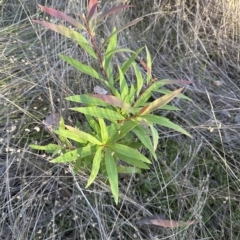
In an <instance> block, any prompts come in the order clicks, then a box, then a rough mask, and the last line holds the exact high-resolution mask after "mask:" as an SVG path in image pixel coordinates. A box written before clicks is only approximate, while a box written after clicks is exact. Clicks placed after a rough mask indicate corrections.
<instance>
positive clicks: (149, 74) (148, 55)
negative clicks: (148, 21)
mask: <svg viewBox="0 0 240 240" xmlns="http://www.w3.org/2000/svg"><path fill="white" fill-rule="evenodd" d="M145 49H146V54H147V67H148V69H149V70H148V71H147V78H146V82H147V83H149V82H150V80H151V78H152V58H151V55H150V52H149V50H148V48H147V46H146V47H145Z"/></svg>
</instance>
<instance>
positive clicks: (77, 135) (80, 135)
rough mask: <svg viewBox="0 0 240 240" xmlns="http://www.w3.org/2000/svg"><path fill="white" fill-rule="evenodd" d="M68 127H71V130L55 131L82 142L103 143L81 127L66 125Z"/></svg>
mask: <svg viewBox="0 0 240 240" xmlns="http://www.w3.org/2000/svg"><path fill="white" fill-rule="evenodd" d="M66 128H67V129H69V130H55V131H54V132H55V133H57V134H59V135H61V136H64V137H67V138H69V139H72V140H74V141H76V142H80V143H87V142H91V143H93V144H97V145H101V144H102V143H101V142H100V141H99V140H98V139H97V138H95V137H94V136H92V135H91V134H89V133H86V132H83V131H80V130H79V129H76V128H72V127H70V126H67V125H66Z"/></svg>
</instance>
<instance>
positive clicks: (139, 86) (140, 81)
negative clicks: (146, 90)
mask: <svg viewBox="0 0 240 240" xmlns="http://www.w3.org/2000/svg"><path fill="white" fill-rule="evenodd" d="M132 66H133V69H134V72H135V76H136V79H137V91H136V96H137V97H138V95H139V93H140V92H141V90H142V86H143V77H142V73H141V71H140V69H139V67H138V66H137V64H136V63H135V62H133V63H132Z"/></svg>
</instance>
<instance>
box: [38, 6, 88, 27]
mask: <svg viewBox="0 0 240 240" xmlns="http://www.w3.org/2000/svg"><path fill="white" fill-rule="evenodd" d="M38 6H39V7H40V8H41V10H42V11H44V12H46V13H48V14H49V15H51V16H53V17H56V18H60V19H63V20H65V21H67V22H69V23H70V24H72V25H73V26H75V27H77V28H79V29H82V30H86V28H85V27H84V26H83V25H82V24H81V23H80V22H78V21H77V20H76V19H74V18H72V17H70V16H68V15H67V14H65V13H63V12H61V11H58V10H56V9H53V8H48V7H44V6H41V5H38Z"/></svg>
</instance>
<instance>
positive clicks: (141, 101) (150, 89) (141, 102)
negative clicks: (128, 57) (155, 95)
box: [134, 79, 179, 107]
mask: <svg viewBox="0 0 240 240" xmlns="http://www.w3.org/2000/svg"><path fill="white" fill-rule="evenodd" d="M173 83H179V81H175V80H169V79H163V80H160V81H156V82H154V83H153V84H152V85H151V86H149V87H148V88H147V89H146V90H145V91H144V92H143V93H142V94H141V95H140V97H139V98H138V99H137V101H136V102H135V104H134V106H135V107H139V106H143V105H144V103H145V102H146V101H147V100H148V99H149V98H150V97H151V95H152V92H153V91H156V90H158V89H159V88H160V87H162V86H164V85H165V84H173Z"/></svg>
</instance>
